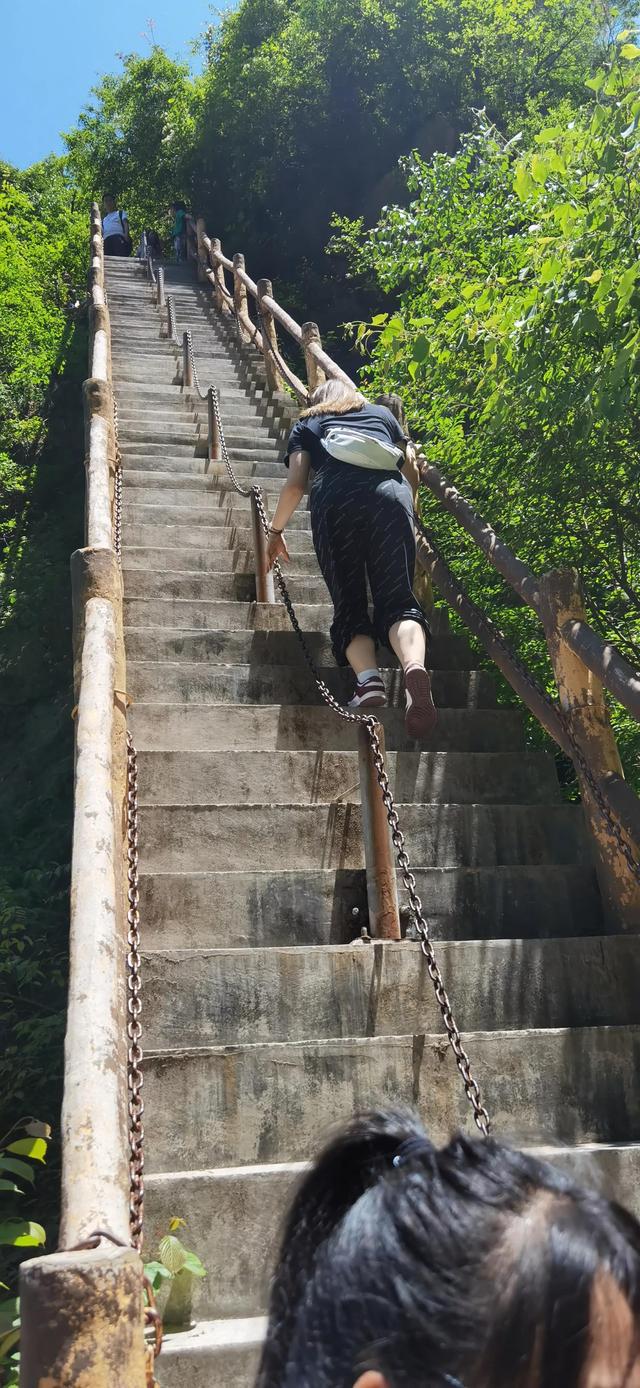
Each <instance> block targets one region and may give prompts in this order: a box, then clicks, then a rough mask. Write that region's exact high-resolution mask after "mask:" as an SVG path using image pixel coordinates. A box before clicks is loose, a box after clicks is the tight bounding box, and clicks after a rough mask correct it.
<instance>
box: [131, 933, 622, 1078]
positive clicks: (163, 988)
mask: <svg viewBox="0 0 640 1388" xmlns="http://www.w3.org/2000/svg"><path fill="white" fill-rule="evenodd" d="M438 963H439V966H440V969H441V971H442V977H443V979H444V985H445V988H446V990H447V993H448V995H449V997H450V998H451V999H453V1006H454V1010H455V1015H456V1021H457V1023H458V1026H459V1027H461V1028H462V1029H464V1030H465V1031H475V1032H479V1031H480V1032H492V1031H511V1030H517V1029H518V1028H527V1029H529V1028H530V1029H533V1030H535V1029H542V1028H547V1027H549V1028H560V1027H598V1026H620V1027H624V1026H637V1025H638V1023H640V992H639V990H638V967H637V943H636V941H635V940H633V939H628V938H627V939H625V938H624V937H623V936H616V937H611V938H610V939H606V940H602V939H597V938H595V939H590V938H588V937H587V938H582V939H569V940H491V941H486V940H467V941H458V942H454V943H451V942H440V944H439V946H438ZM143 969H144V980H145V985H144V986H145V1007H146V1017H147V1022H146V1028H145V1037H146V1041H145V1044H146V1046H147V1047H149V1048H150V1049H151V1050H167V1051H170V1050H173V1049H174V1048H175V1049H178V1050H180V1049H181V1048H184V1047H187V1048H188V1049H194V1050H195V1049H198V1048H199V1047H202V1046H221V1045H226V1046H235V1045H255V1044H257V1043H260V1042H265V1043H269V1042H273V1041H317V1040H329V1039H331V1038H334V1039H337V1038H339V1037H354V1036H362V1037H364V1036H398V1035H401V1034H402V1033H404V1032H407V1031H410V1032H412V1033H414V1034H416V1035H418V1034H421V1033H424V1032H428V1033H432V1032H437V1031H438V1029H439V1026H440V1024H441V1015H440V1010H439V1007H438V1004H437V1001H436V998H435V994H434V988H433V983H432V982H431V979H430V977H429V972H428V968H427V961H426V959H425V957H424V954H423V952H422V949H421V946H420V945H419V944H412V943H410V942H409V941H408V940H405V941H402V942H401V943H397V944H391V943H387V944H384V943H383V942H382V941H381V940H379V941H378V942H377V943H375V944H372V945H369V944H363V943H362V942H361V941H358V942H357V943H356V944H353V945H331V946H329V945H327V946H325V947H324V948H323V949H317V948H316V947H314V946H306V947H305V946H304V945H303V946H298V947H297V948H295V947H294V948H282V949H256V948H255V947H254V948H250V949H245V950H242V949H240V950H238V949H228V950H221V949H217V950H203V949H184V950H179V951H171V952H169V951H159V952H154V951H152V952H150V953H149V952H145V953H144V955H143Z"/></svg>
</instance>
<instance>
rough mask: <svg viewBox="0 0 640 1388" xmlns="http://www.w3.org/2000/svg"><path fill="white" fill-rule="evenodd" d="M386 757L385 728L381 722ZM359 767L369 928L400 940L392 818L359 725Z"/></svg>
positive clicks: (364, 732)
mask: <svg viewBox="0 0 640 1388" xmlns="http://www.w3.org/2000/svg"><path fill="white" fill-rule="evenodd" d="M378 740H379V743H380V750H381V752H382V755H383V757H384V729H383V728H382V726H381V725H379V726H378ZM358 770H359V774H360V804H361V814H362V837H363V841H364V861H365V869H366V874H367V900H368V903H369V930H370V932H371V934H372V936H373V938H374V939H377V940H399V939H401V931H400V909H399V906H398V884H397V881H396V867H395V859H394V853H393V845H392V842H391V833H390V830H389V821H388V818H387V812H386V809H385V805H384V801H383V799H382V792H381V790H380V786H379V784H378V777H377V775H376V768H375V766H374V762H373V756H372V751H371V741H370V738H369V736H368V733H367V730H366V728H363V727H359V728H358Z"/></svg>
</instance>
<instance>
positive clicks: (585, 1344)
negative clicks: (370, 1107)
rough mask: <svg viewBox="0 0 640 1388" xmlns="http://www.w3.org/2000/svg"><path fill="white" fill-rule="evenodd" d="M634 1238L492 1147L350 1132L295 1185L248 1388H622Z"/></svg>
mask: <svg viewBox="0 0 640 1388" xmlns="http://www.w3.org/2000/svg"><path fill="white" fill-rule="evenodd" d="M639 1385H640V1225H639V1224H638V1221H637V1220H636V1219H635V1218H634V1217H633V1216H632V1215H630V1214H628V1213H627V1212H626V1210H624V1209H622V1208H621V1206H619V1205H616V1204H614V1203H612V1202H611V1201H609V1200H605V1199H603V1198H602V1197H601V1196H600V1195H597V1194H596V1193H595V1192H594V1191H588V1190H585V1189H583V1188H582V1187H581V1186H579V1185H577V1184H576V1183H575V1182H574V1181H573V1179H572V1178H571V1176H570V1175H569V1174H567V1173H565V1172H564V1171H563V1170H562V1169H561V1168H556V1167H554V1166H553V1165H552V1164H551V1163H550V1162H546V1161H539V1160H536V1158H535V1157H534V1156H532V1155H528V1154H526V1153H524V1152H518V1151H514V1150H512V1149H511V1148H509V1147H506V1146H504V1145H503V1144H502V1143H500V1142H496V1141H494V1140H493V1139H492V1138H486V1139H483V1138H480V1137H474V1138H470V1137H464V1136H462V1135H460V1136H457V1137H454V1138H453V1139H452V1140H451V1141H450V1142H449V1143H448V1144H447V1145H446V1146H445V1147H443V1148H441V1149H438V1148H436V1147H434V1145H433V1144H432V1143H431V1142H430V1141H429V1139H428V1138H427V1136H426V1135H425V1133H424V1130H423V1128H422V1126H421V1123H420V1121H419V1119H418V1118H417V1117H414V1116H413V1115H412V1114H410V1113H405V1114H403V1113H393V1112H386V1113H385V1112H380V1113H369V1114H364V1115H363V1116H361V1117H357V1118H354V1119H353V1120H352V1121H351V1122H350V1123H349V1124H348V1125H347V1126H346V1127H345V1128H344V1129H343V1130H342V1132H340V1133H338V1134H337V1136H335V1137H334V1139H333V1141H332V1142H330V1143H329V1146H328V1147H327V1148H326V1149H325V1151H324V1152H323V1153H322V1154H321V1155H320V1157H319V1158H318V1160H317V1161H316V1162H315V1164H314V1165H313V1166H312V1168H311V1170H310V1171H309V1172H308V1173H306V1174H305V1175H304V1177H303V1178H302V1181H301V1184H300V1185H299V1188H298V1191H297V1193H296V1195H295V1196H294V1198H293V1202H292V1204H291V1207H290V1209H289V1213H288V1216H287V1220H286V1224H285V1227H284V1231H283V1241H282V1247H281V1250H280V1255H279V1258H278V1262H277V1265H276V1271H275V1276H274V1278H273V1282H272V1286H271V1297H270V1313H269V1322H268V1327H267V1336H266V1340H265V1344H264V1348H263V1352H262V1361H261V1364H260V1368H259V1371H258V1377H257V1380H256V1388H639Z"/></svg>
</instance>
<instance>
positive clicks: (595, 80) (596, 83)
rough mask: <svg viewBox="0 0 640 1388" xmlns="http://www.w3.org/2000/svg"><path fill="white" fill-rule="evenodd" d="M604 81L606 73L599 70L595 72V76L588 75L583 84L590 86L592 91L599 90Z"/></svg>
mask: <svg viewBox="0 0 640 1388" xmlns="http://www.w3.org/2000/svg"><path fill="white" fill-rule="evenodd" d="M605 81H606V74H605V73H604V72H602V70H600V72H597V73H596V75H595V77H589V78H588V79H587V81H586V82H585V86H586V87H590V88H591V91H592V92H599V91H601V90H602V88H603V87H604V84H605Z"/></svg>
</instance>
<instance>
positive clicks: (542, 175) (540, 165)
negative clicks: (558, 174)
mask: <svg viewBox="0 0 640 1388" xmlns="http://www.w3.org/2000/svg"><path fill="white" fill-rule="evenodd" d="M548 173H549V165H548V164H547V163H546V162H545V160H544V159H543V158H542V155H541V154H534V156H533V159H532V160H531V177H532V178H533V179H535V182H536V183H546V181H547V175H548Z"/></svg>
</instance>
